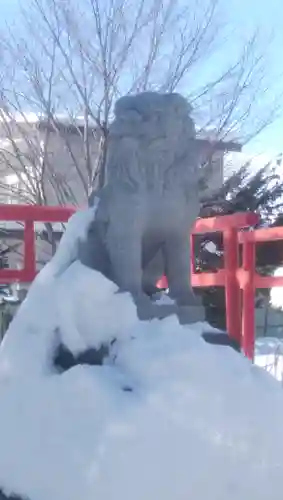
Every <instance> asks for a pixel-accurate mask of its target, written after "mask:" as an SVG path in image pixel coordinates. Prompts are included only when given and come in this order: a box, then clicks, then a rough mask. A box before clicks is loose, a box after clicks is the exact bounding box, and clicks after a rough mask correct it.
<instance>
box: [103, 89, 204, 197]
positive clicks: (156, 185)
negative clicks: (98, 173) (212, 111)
mask: <svg viewBox="0 0 283 500" xmlns="http://www.w3.org/2000/svg"><path fill="white" fill-rule="evenodd" d="M190 111H191V108H190V106H189V104H188V102H187V101H186V99H184V98H183V97H182V96H180V95H179V94H159V93H155V92H146V93H143V94H139V95H137V96H126V97H123V98H121V99H119V100H118V101H117V103H116V106H115V120H114V121H113V123H112V124H111V126H110V130H109V143H108V155H107V162H106V177H107V182H108V183H110V184H112V183H113V184H115V185H118V184H119V183H120V182H121V181H123V183H128V184H130V185H132V186H135V188H139V189H140V188H142V187H143V188H144V189H145V190H148V189H153V191H157V190H160V189H162V188H164V187H166V188H168V186H170V187H171V186H174V187H176V186H177V185H182V183H183V182H184V181H185V179H186V178H188V177H189V178H191V177H192V173H193V171H195V170H196V168H197V154H196V147H195V145H194V139H195V136H196V134H195V127H194V122H193V120H192V118H191V117H190Z"/></svg>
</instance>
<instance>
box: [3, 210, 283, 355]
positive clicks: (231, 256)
mask: <svg viewBox="0 0 283 500" xmlns="http://www.w3.org/2000/svg"><path fill="white" fill-rule="evenodd" d="M74 212H75V208H73V207H49V206H37V205H0V221H19V222H22V223H23V224H24V265H23V268H22V269H0V283H13V282H22V283H29V282H31V281H33V279H34V278H35V276H36V273H37V271H36V255H35V231H34V223H35V222H42V223H46V222H51V223H56V222H57V223H58V222H59V223H60V222H61V223H64V222H67V221H68V219H69V218H70V217H71V215H72V214H73V213H74ZM257 221H258V216H257V215H256V214H253V213H249V212H247V213H237V214H233V215H225V216H219V217H211V218H207V219H198V220H197V221H196V223H195V227H194V230H193V232H192V236H191V238H193V237H194V235H196V234H204V233H212V232H216V231H217V232H222V233H223V242H224V269H219V270H218V271H217V272H213V273H211V272H209V273H207V272H203V273H196V272H195V269H194V256H193V255H192V257H191V272H192V285H193V286H194V287H210V286H222V287H225V299H226V324H227V330H228V332H229V335H231V337H233V338H235V339H236V340H237V341H238V342H239V343H240V345H241V347H242V349H243V352H244V353H245V355H246V356H247V357H248V358H250V359H253V356H254V339H255V310H254V293H255V290H256V289H257V288H270V287H274V286H282V287H283V277H270V276H260V275H258V274H257V273H256V271H255V244H256V243H258V242H265V241H275V240H280V239H283V227H276V228H266V229H257V230H255V231H244V232H242V231H240V229H243V228H247V227H250V226H253V225H254V224H255V223H256V222H257ZM239 244H242V246H243V257H242V265H240V262H239ZM192 248H193V246H192ZM162 285H166V278H164V279H163V280H162ZM241 291H242V293H241Z"/></svg>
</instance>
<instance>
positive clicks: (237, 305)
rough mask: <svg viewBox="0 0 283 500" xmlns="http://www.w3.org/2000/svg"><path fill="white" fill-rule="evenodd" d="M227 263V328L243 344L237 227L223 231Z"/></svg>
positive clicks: (225, 260) (225, 261) (225, 262)
mask: <svg viewBox="0 0 283 500" xmlns="http://www.w3.org/2000/svg"><path fill="white" fill-rule="evenodd" d="M223 242H224V264H225V301H226V328H227V331H228V333H229V335H230V336H231V337H232V338H233V339H235V340H236V341H237V342H239V343H240V345H241V344H242V338H241V337H242V335H241V326H242V325H241V291H240V287H239V284H238V280H237V269H238V266H239V251H238V237H237V230H236V229H235V228H229V229H225V230H224V232H223Z"/></svg>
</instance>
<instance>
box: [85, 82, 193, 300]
mask: <svg viewBox="0 0 283 500" xmlns="http://www.w3.org/2000/svg"><path fill="white" fill-rule="evenodd" d="M190 111H191V109H190V106H189V104H188V102H187V101H186V100H185V99H184V98H183V97H182V96H180V95H178V94H159V93H155V92H146V93H142V94H139V95H136V96H127V97H122V98H121V99H119V100H118V101H117V103H116V106H115V120H114V121H113V123H112V124H111V126H110V129H109V137H108V141H109V142H108V153H107V159H106V184H105V187H104V188H103V189H102V190H101V191H100V192H99V193H98V194H97V196H98V200H99V202H98V208H97V211H96V215H95V220H94V222H93V224H92V225H91V227H90V228H89V233H88V238H87V240H86V241H85V242H84V243H82V246H81V249H80V260H81V262H82V263H84V264H86V265H88V266H90V267H92V268H95V269H98V270H100V271H101V272H102V273H104V274H105V275H106V276H107V277H109V278H110V279H112V280H113V281H115V282H116V283H117V284H118V286H119V288H120V289H121V290H127V291H130V292H131V293H132V295H133V297H134V298H135V299H136V300H137V301H138V300H142V299H145V294H144V292H149V293H150V290H152V289H153V288H154V285H155V283H156V280H157V279H158V278H159V277H160V276H162V274H163V273H165V274H166V276H167V278H168V284H169V290H170V295H171V296H172V297H173V298H174V299H176V303H177V304H178V305H195V304H196V302H195V297H194V295H193V293H192V289H191V286H190V244H189V235H190V231H191V228H192V226H193V224H194V221H195V219H196V217H197V216H198V213H199V200H198V170H199V168H198V157H199V154H198V150H197V145H196V142H195V137H196V133H195V126H194V122H193V120H192V118H191V117H190Z"/></svg>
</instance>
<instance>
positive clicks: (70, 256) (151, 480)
mask: <svg viewBox="0 0 283 500" xmlns="http://www.w3.org/2000/svg"><path fill="white" fill-rule="evenodd" d="M75 217H76V219H75V218H73V219H72V220H71V223H70V225H69V226H68V229H67V232H66V235H65V237H64V239H63V240H62V243H61V245H60V249H59V252H58V254H57V255H56V257H55V258H54V259H53V260H52V262H51V263H50V264H49V265H48V266H46V268H45V269H44V270H43V271H42V272H41V273H40V275H39V276H38V278H37V279H36V280H35V282H34V284H33V286H32V288H31V291H30V293H29V295H28V297H27V299H26V301H25V302H24V304H23V306H22V307H21V309H20V311H19V314H18V315H17V316H16V318H15V320H14V321H13V322H12V324H11V326H10V328H9V330H8V333H7V334H6V337H5V340H4V342H3V344H2V346H1V349H0V405H1V424H2V425H1V427H0V443H1V446H0V488H2V490H3V491H5V493H6V494H7V495H8V494H9V493H11V492H14V493H16V494H19V495H20V496H21V497H25V498H27V499H29V500H93V499H94V498H98V499H99V500H117V498H121V499H123V500H157V499H161V498H162V500H185V499H190V498H191V499H193V500H204V499H209V500H266V499H267V498H269V497H270V492H271V491H272V499H273V500H277V499H278V500H281V498H282V474H283V455H282V446H283V425H282V415H283V395H282V389H281V386H280V384H278V382H277V381H275V380H274V379H273V378H272V377H270V376H269V375H268V374H266V373H265V372H264V371H262V370H260V369H259V368H257V367H256V366H252V365H251V364H250V363H249V361H248V360H246V359H244V358H243V357H242V356H241V355H239V354H237V353H236V352H234V351H233V350H232V349H231V348H228V347H219V346H214V345H210V344H207V343H206V342H205V341H204V340H203V338H202V336H201V334H202V333H203V331H204V330H207V325H205V324H201V323H200V324H195V325H191V326H180V325H179V324H178V322H177V319H176V318H174V317H172V318H168V319H167V320H163V321H157V320H155V321H151V322H142V323H141V322H138V320H137V317H136V315H135V309H134V307H133V304H132V301H131V298H130V297H129V296H128V295H127V294H119V293H117V290H116V287H115V286H114V285H113V284H112V283H110V282H109V281H107V280H106V279H105V278H104V277H103V276H101V275H99V274H98V273H96V272H95V271H91V270H90V269H87V270H86V269H85V268H83V266H81V265H80V264H78V263H77V262H76V261H74V258H75V253H76V250H75V249H76V245H77V243H78V241H77V240H78V235H77V233H76V230H75V229H76V227H75V226H76V220H77V222H78V223H79V226H80V230H81V234H80V237H83V235H84V232H85V229H86V228H87V226H88V223H89V220H90V219H91V214H90V212H89V211H87V212H85V213H84V214H80V215H77V214H76V216H75ZM71 228H73V230H74V231H73V230H71ZM72 231H73V232H72ZM64 255H65V257H64ZM67 263H68V266H67ZM62 296H63V297H64V300H62ZM59 300H60V303H59ZM68 315H69V316H68ZM67 316H68V317H67ZM61 330H62V331H61ZM62 332H63V333H62ZM69 333H70V335H69ZM114 338H115V339H116V341H115V342H114V343H113V342H112V341H113V339H114ZM62 340H64V342H65V341H67V342H68V345H69V346H70V347H71V348H72V349H74V350H75V351H76V352H79V351H80V349H82V348H83V347H85V346H98V345H99V344H100V343H101V342H104V343H105V342H107V343H109V344H110V345H111V348H110V354H109V356H108V357H107V358H106V360H105V363H104V365H103V366H92V367H90V366H75V367H73V368H72V369H70V370H68V371H66V372H64V373H58V372H56V370H55V368H54V366H53V365H52V353H53V352H54V347H55V346H56V343H58V342H60V341H62Z"/></svg>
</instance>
